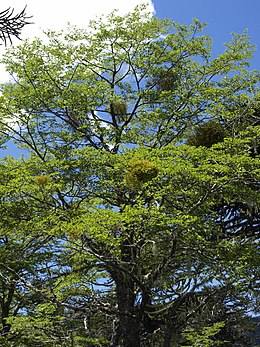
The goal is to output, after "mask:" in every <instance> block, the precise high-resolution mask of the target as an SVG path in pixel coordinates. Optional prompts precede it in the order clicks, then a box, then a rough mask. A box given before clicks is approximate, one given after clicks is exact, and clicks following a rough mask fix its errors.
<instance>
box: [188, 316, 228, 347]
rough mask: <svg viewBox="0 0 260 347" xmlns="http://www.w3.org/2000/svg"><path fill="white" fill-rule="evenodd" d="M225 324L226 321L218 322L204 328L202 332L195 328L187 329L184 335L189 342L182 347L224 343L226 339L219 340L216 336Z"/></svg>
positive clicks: (212, 346) (207, 346) (201, 346)
mask: <svg viewBox="0 0 260 347" xmlns="http://www.w3.org/2000/svg"><path fill="white" fill-rule="evenodd" d="M224 325H225V323H224V322H218V323H215V324H213V325H212V326H210V327H204V328H202V329H201V331H200V332H196V331H195V330H194V329H188V330H186V331H185V332H184V334H183V335H184V336H185V338H186V341H187V342H186V343H188V344H185V345H182V346H181V347H190V346H192V347H215V346H221V345H223V344H224V343H225V341H217V340H215V339H214V336H215V335H216V334H217V333H219V331H220V330H221V329H222V328H223V326H224Z"/></svg>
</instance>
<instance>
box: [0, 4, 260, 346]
mask: <svg viewBox="0 0 260 347" xmlns="http://www.w3.org/2000/svg"><path fill="white" fill-rule="evenodd" d="M203 27H204V25H203V24H201V23H199V22H198V21H196V20H195V21H194V22H193V23H192V24H191V26H190V27H189V28H188V27H187V26H186V25H179V24H176V23H172V22H170V21H168V20H158V19H157V18H155V17H150V15H148V14H146V13H145V10H144V8H142V7H141V8H137V9H136V10H135V11H134V12H133V13H130V14H128V15H126V16H124V17H120V16H117V14H116V13H112V14H111V15H110V16H109V17H108V20H107V22H106V23H103V22H100V21H93V22H92V23H91V28H92V30H90V31H84V30H79V29H77V28H70V29H69V30H68V31H67V32H62V33H58V34H56V33H53V32H49V33H48V37H49V43H48V44H45V43H43V42H41V40H39V39H37V40H35V41H33V42H31V43H30V42H28V41H27V42H25V43H24V45H22V46H19V47H16V48H14V47H11V48H10V49H9V50H8V52H7V53H6V55H5V57H4V59H3V62H4V63H5V64H6V68H7V70H8V71H9V72H10V73H11V74H12V76H13V78H14V81H12V83H7V84H5V85H3V86H2V87H1V91H2V95H1V106H0V113H1V134H3V136H4V138H5V137H8V138H9V139H12V140H13V141H15V143H16V144H17V145H18V146H20V147H21V148H23V149H27V150H28V155H27V158H26V159H25V158H23V159H21V160H20V161H18V162H21V163H23V167H24V170H25V172H26V173H27V174H26V177H23V179H22V180H20V181H19V182H21V183H20V184H21V185H20V186H19V188H20V191H23V192H24V196H23V199H25V201H27V199H29V206H30V208H31V210H30V209H29V210H28V211H31V212H30V216H31V217H30V218H32V221H31V223H34V222H35V223H36V224H35V225H36V228H35V230H36V231H37V233H39V242H40V240H41V237H42V238H43V239H44V237H45V235H46V234H47V235H48V237H50V239H48V243H47V249H49V248H50V251H49V252H46V254H44V258H43V259H44V264H42V263H41V260H40V259H37V260H36V259H34V258H31V261H32V264H36V263H37V264H38V265H37V266H38V268H39V269H40V274H41V275H40V276H38V278H37V276H36V277H35V275H33V274H34V272H33V271H31V272H30V274H31V273H32V276H28V278H27V279H26V280H24V281H23V286H24V288H25V289H24V292H25V293H26V291H30V293H32V294H34V295H36V297H37V300H39V301H37V305H35V301H34V300H36V299H32V300H30V301H29V303H28V312H29V313H28V314H25V308H24V307H23V309H20V311H18V312H17V314H16V315H14V314H11V315H10V317H9V318H8V320H6V322H7V321H8V324H10V327H9V334H7V336H5V339H6V338H9V337H11V335H12V336H18V337H19V346H21V344H23V345H24V346H30V345H37V344H38V345H40V346H41V345H42V346H48V345H50V346H52V345H55V344H56V345H61V346H71V345H73V344H74V345H77V346H81V345H82V346H85V345H90V346H102V345H103V346H108V345H112V346H118V345H123V346H125V347H138V346H164V347H168V346H180V344H181V341H182V338H183V337H184V336H185V331H187V329H188V328H191V329H194V331H198V332H203V334H204V332H207V329H204V328H207V327H209V326H210V325H213V326H214V324H216V323H218V322H223V315H221V314H217V312H218V309H219V310H220V307H221V304H223V307H224V308H223V311H225V310H228V307H227V305H228V303H232V304H233V305H234V307H233V311H234V313H235V312H237V311H240V310H242V311H245V312H247V311H249V310H250V309H254V308H255V307H256V305H255V300H256V295H257V291H258V289H259V288H258V287H257V278H258V277H259V276H258V275H259V243H258V242H257V240H258V236H257V233H256V232H255V231H254V232H250V233H248V232H247V229H246V228H242V231H241V221H240V223H239V224H236V223H235V219H234V218H235V217H236V215H237V208H234V209H233V210H230V211H229V212H227V211H228V210H227V209H226V210H225V212H223V213H222V211H223V207H220V206H223V205H221V204H224V206H226V205H227V204H229V206H231V205H232V203H233V202H234V201H238V202H244V203H245V204H247V206H249V205H250V204H251V205H250V206H252V208H253V209H254V211H257V208H258V206H259V187H258V184H259V156H258V154H257V153H255V155H254V156H252V152H251V148H252V143H255V142H257V141H258V139H259V126H258V125H256V124H255V125H252V124H248V122H237V119H238V111H239V108H238V106H237V105H239V104H240V105H241V98H246V99H247V100H248V102H250V103H252V102H253V100H256V98H257V96H258V95H259V90H258V82H259V73H258V72H254V71H253V72H251V71H249V69H248V59H250V58H251V57H252V54H253V47H252V45H251V44H250V43H249V41H248V37H247V35H246V34H242V35H233V38H232V41H231V42H230V43H228V44H227V45H226V48H225V51H224V52H223V53H222V54H220V55H219V56H218V57H217V58H215V59H212V58H211V40H210V38H209V37H207V36H205V35H202V34H201V31H202V30H203ZM232 105H233V106H232ZM239 112H241V108H240V111H239ZM206 122H214V124H221V125H222V124H226V123H228V124H232V127H231V128H232V131H231V132H229V131H227V135H225V136H226V137H225V136H224V137H221V142H218V141H214V143H212V145H210V146H203V145H202V146H197V145H195V146H194V145H193V144H192V143H189V142H187V139H188V137H189V136H190V133H191V132H192V131H193V129H196V128H197V127H200V126H202V125H201V124H204V123H206ZM209 124H213V123H209ZM227 129H228V128H227ZM195 134H196V131H195ZM217 140H218V139H217ZM186 142H187V143H186ZM6 165H7V163H3V166H4V167H8V166H6ZM17 165H18V164H17ZM9 172H12V171H11V170H10V168H9V169H8V171H7V174H8V173H9ZM19 175H20V173H19V172H16V174H15V177H16V179H18V178H19ZM21 187H22V188H21ZM15 192H16V190H15V189H13V190H10V191H9V195H10V197H13V196H16V194H15ZM18 197H19V195H18ZM19 199H20V197H19V198H18V201H19ZM7 202H9V200H8V199H7ZM16 203H17V200H15V201H14V205H16ZM17 206H19V204H18V205H17ZM17 208H18V211H19V207H17ZM26 211H27V209H26ZM255 215H256V217H254V218H256V219H257V218H258V214H257V213H255ZM223 216H224V217H223ZM250 218H251V217H250V216H249V214H248V221H249V220H250ZM256 219H254V221H253V225H255V220H256ZM29 220H30V219H29ZM250 223H251V220H250ZM251 224H252V223H251ZM6 228H7V229H8V230H9V231H10V233H11V234H14V233H16V232H17V230H19V232H21V233H22V234H23V235H26V237H25V242H27V241H28V240H29V237H30V235H31V233H32V231H31V230H30V229H28V232H29V235H28V236H27V234H25V231H24V229H22V225H20V224H17V227H16V228H14V229H11V228H10V226H8V224H7V226H6ZM37 235H38V234H37ZM40 236H41V237H40ZM12 240H14V238H12ZM13 243H15V242H14V241H13V242H12V244H13ZM45 257H46V258H45ZM38 261H39V263H38ZM50 267H51V270H50ZM18 278H19V279H20V282H21V281H22V279H23V277H22V275H21V274H18ZM17 280H18V279H17ZM26 295H27V294H26ZM213 308H214V309H215V311H214V310H213ZM207 309H208V310H209V311H210V310H211V311H212V310H213V311H214V312H215V314H213V315H211V316H210V315H209V314H206V313H205V315H203V314H202V312H203V311H205V312H206V311H207ZM224 317H225V315H224ZM225 320H227V319H226V317H225ZM196 322H200V323H199V324H200V325H199V326H198V325H196V324H197V323H196ZM226 323H228V321H226ZM32 326H33V327H34V330H33V334H32V333H31V332H32V329H31V327H32ZM227 326H228V324H227ZM130 332H131V333H130ZM211 332H212V331H211ZM211 332H210V334H211ZM196 336H197V335H196ZM204 336H205V334H204ZM212 336H213V337H215V335H212V334H211V335H209V336H208V337H210V338H211V337H212ZM223 336H224V334H222V335H221V334H219V339H220V340H221V339H222V342H223V339H224V338H226V337H223Z"/></svg>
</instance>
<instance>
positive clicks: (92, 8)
mask: <svg viewBox="0 0 260 347" xmlns="http://www.w3.org/2000/svg"><path fill="white" fill-rule="evenodd" d="M142 3H148V4H149V5H148V10H149V11H150V12H154V6H153V3H152V0H72V1H71V0H67V1H66V0H1V3H0V12H1V11H3V10H5V9H7V8H8V7H11V8H14V13H18V12H20V11H21V10H22V9H23V8H24V7H25V5H27V10H26V13H27V14H28V15H32V16H33V18H32V19H31V20H32V21H33V22H34V24H31V25H27V26H26V27H24V29H23V32H22V36H21V38H22V39H25V38H33V37H35V36H37V37H41V36H42V30H44V29H52V30H60V29H63V28H65V27H66V26H67V23H68V22H69V23H71V24H72V25H77V26H78V27H82V28H86V27H87V25H88V22H89V20H90V19H95V17H97V16H100V15H102V14H104V15H106V14H108V13H110V12H112V11H113V10H114V9H118V10H119V14H125V13H127V12H130V11H131V10H133V9H134V7H135V6H137V5H138V4H142ZM14 42H15V44H17V43H18V41H14ZM4 50H5V48H4V46H3V45H2V46H0V54H2V53H3V52H4ZM7 79H8V75H7V74H6V72H5V70H4V67H3V66H0V82H2V81H6V80H7Z"/></svg>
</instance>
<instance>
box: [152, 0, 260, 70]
mask: <svg viewBox="0 0 260 347" xmlns="http://www.w3.org/2000/svg"><path fill="white" fill-rule="evenodd" d="M153 3H154V7H155V10H156V16H157V17H159V18H170V19H172V20H173V21H175V22H178V23H182V24H189V23H191V21H192V18H197V19H199V20H200V21H201V22H206V23H208V26H207V28H206V30H205V31H204V32H205V34H207V35H209V36H210V37H211V38H212V39H213V50H214V53H220V52H221V51H222V49H223V43H224V42H228V41H230V39H231V32H235V33H238V34H242V32H243V31H244V29H248V35H249V36H250V37H251V43H254V44H256V45H257V50H256V53H255V56H254V59H253V61H252V68H254V69H260V18H259V17H260V0H153Z"/></svg>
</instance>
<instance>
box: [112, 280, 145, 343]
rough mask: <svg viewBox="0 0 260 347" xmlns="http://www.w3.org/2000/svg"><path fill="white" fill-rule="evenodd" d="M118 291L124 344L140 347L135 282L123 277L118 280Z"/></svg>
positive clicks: (120, 329)
mask: <svg viewBox="0 0 260 347" xmlns="http://www.w3.org/2000/svg"><path fill="white" fill-rule="evenodd" d="M116 291H117V302H118V311H119V325H120V328H119V332H120V335H121V341H122V346H123V347H140V330H141V327H140V317H139V314H138V310H137V308H135V293H134V283H133V282H132V281H131V280H130V281H129V279H128V280H125V279H124V278H121V279H120V280H119V281H117V286H116ZM114 347H115V346H114Z"/></svg>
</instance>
